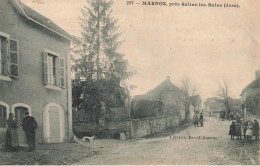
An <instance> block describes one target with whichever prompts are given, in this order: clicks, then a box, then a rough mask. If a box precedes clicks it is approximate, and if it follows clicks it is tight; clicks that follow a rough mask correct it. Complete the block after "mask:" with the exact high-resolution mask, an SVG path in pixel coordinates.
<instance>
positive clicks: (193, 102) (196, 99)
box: [189, 95, 201, 105]
mask: <svg viewBox="0 0 260 166" xmlns="http://www.w3.org/2000/svg"><path fill="white" fill-rule="evenodd" d="M199 100H200V101H201V99H200V95H195V96H189V101H190V103H192V104H193V105H196V103H197V102H198V101H199Z"/></svg>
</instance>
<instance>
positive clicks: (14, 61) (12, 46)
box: [9, 39, 19, 77]
mask: <svg viewBox="0 0 260 166" xmlns="http://www.w3.org/2000/svg"><path fill="white" fill-rule="evenodd" d="M9 58H10V61H9V62H10V66H9V68H10V77H18V75H19V67H18V65H19V58H18V41H17V40H14V39H10V43H9Z"/></svg>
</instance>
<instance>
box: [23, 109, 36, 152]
mask: <svg viewBox="0 0 260 166" xmlns="http://www.w3.org/2000/svg"><path fill="white" fill-rule="evenodd" d="M22 127H23V130H24V132H25V135H26V139H27V143H28V146H29V150H28V151H34V150H35V129H36V128H37V122H36V120H35V119H34V118H33V117H31V116H29V112H28V111H26V112H25V117H24V118H23V123H22Z"/></svg>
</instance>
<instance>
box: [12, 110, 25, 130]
mask: <svg viewBox="0 0 260 166" xmlns="http://www.w3.org/2000/svg"><path fill="white" fill-rule="evenodd" d="M14 111H15V112H14V115H15V120H16V121H17V125H18V127H22V121H23V118H24V117H25V112H26V111H28V108H26V107H22V106H21V107H15V109H14Z"/></svg>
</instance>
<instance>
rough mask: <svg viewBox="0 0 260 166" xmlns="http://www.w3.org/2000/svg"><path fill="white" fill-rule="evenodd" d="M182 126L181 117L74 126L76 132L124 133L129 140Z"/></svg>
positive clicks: (112, 134)
mask: <svg viewBox="0 0 260 166" xmlns="http://www.w3.org/2000/svg"><path fill="white" fill-rule="evenodd" d="M180 124H181V121H180V117H177V116H167V117H165V116H163V117H154V118H145V119H129V120H125V121H118V122H114V121H113V122H105V125H98V124H86V123H77V124H74V132H81V133H96V132H98V131H99V132H103V133H104V132H107V133H109V134H108V135H111V136H115V135H118V134H119V133H121V132H123V133H125V134H126V137H127V138H140V137H145V136H148V135H152V134H155V133H159V132H161V131H163V130H165V129H168V128H173V127H176V126H179V125H180Z"/></svg>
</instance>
